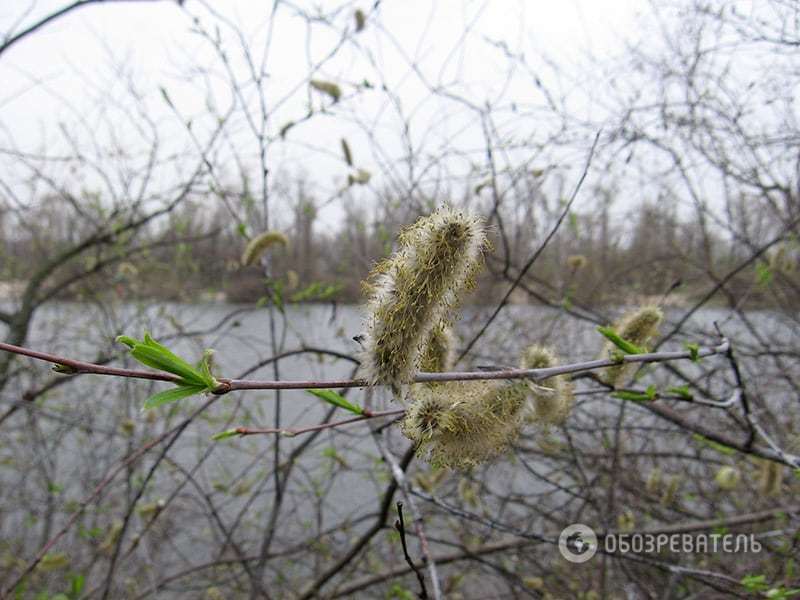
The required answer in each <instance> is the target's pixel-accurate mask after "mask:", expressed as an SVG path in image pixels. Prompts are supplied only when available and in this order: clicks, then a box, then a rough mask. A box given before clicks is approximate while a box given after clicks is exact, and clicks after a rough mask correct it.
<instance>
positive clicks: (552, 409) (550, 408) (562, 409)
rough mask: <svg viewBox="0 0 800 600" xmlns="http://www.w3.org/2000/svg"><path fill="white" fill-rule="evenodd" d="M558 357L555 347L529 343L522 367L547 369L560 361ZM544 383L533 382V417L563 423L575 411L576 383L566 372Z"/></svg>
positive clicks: (522, 358) (545, 421) (541, 421)
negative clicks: (535, 383) (530, 344)
mask: <svg viewBox="0 0 800 600" xmlns="http://www.w3.org/2000/svg"><path fill="white" fill-rule="evenodd" d="M558 362H559V361H558V357H557V356H556V354H555V352H553V350H552V349H550V348H547V347H545V346H539V345H534V346H529V347H528V348H526V349H525V351H524V352H523V353H522V357H521V358H520V368H522V369H547V368H549V367H554V366H556V365H557V364H558ZM544 387H545V388H549V389H550V391H549V392H547V391H546V390H544V389H542V386H538V385H536V386H534V385H531V386H529V389H530V397H531V404H532V406H531V414H530V417H529V420H530V421H531V422H534V423H539V424H542V425H560V424H561V423H563V422H564V420H565V419H566V418H567V417H568V416H569V414H570V412H572V406H573V405H574V404H575V396H574V395H573V393H572V383H571V382H570V380H569V378H567V377H566V376H565V375H556V376H555V377H550V378H549V379H547V380H546V381H545V382H544Z"/></svg>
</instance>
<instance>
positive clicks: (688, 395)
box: [667, 385, 694, 400]
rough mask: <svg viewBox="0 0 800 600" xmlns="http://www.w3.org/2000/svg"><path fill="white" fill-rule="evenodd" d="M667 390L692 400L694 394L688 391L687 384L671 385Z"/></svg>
mask: <svg viewBox="0 0 800 600" xmlns="http://www.w3.org/2000/svg"><path fill="white" fill-rule="evenodd" d="M667 391H668V392H669V393H670V394H675V395H676V396H680V397H681V398H683V399H684V400H694V396H693V395H692V393H691V392H690V391H689V386H686V385H682V386H680V387H671V388H667Z"/></svg>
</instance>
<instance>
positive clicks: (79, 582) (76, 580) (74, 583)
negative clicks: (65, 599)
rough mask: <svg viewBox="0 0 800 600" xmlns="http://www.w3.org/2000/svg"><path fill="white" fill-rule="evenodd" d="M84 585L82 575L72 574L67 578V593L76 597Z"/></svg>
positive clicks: (84, 580) (84, 578)
mask: <svg viewBox="0 0 800 600" xmlns="http://www.w3.org/2000/svg"><path fill="white" fill-rule="evenodd" d="M85 585H86V577H84V576H83V575H73V576H72V577H71V578H70V580H69V595H70V596H72V597H73V598H78V596H80V595H81V592H82V591H83V588H84V586H85Z"/></svg>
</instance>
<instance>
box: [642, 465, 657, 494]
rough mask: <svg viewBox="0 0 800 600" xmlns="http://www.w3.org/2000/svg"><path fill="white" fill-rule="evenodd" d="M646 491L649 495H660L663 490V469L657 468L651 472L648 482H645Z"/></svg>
mask: <svg viewBox="0 0 800 600" xmlns="http://www.w3.org/2000/svg"><path fill="white" fill-rule="evenodd" d="M644 489H645V490H647V492H648V493H649V494H658V492H659V491H660V490H661V469H659V468H658V467H656V468H654V469H653V470H652V471H650V473H649V474H648V476H647V481H645V484H644Z"/></svg>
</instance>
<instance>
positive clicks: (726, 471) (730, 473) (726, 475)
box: [714, 466, 741, 491]
mask: <svg viewBox="0 0 800 600" xmlns="http://www.w3.org/2000/svg"><path fill="white" fill-rule="evenodd" d="M740 479H741V473H739V469H737V468H736V467H729V466H724V467H720V468H719V470H718V471H717V474H716V475H715V476H714V481H715V482H716V484H717V487H719V489H721V490H725V491H730V490H733V489H736V486H738V485H739V480H740Z"/></svg>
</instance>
